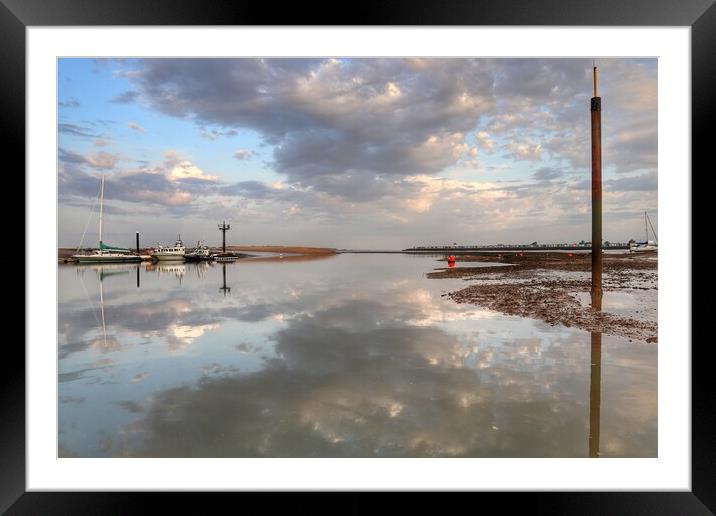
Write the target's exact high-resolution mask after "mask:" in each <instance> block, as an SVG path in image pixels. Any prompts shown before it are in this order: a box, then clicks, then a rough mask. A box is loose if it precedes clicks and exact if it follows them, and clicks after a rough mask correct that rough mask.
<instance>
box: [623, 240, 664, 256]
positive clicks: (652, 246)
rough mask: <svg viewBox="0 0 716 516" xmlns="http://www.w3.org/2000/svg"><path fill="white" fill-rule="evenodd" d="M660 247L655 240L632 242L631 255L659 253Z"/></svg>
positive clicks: (630, 245)
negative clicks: (650, 252)
mask: <svg viewBox="0 0 716 516" xmlns="http://www.w3.org/2000/svg"><path fill="white" fill-rule="evenodd" d="M658 250H659V246H658V245H657V243H656V242H655V241H653V240H645V241H643V242H632V243H631V244H629V252H630V253H641V252H644V251H658Z"/></svg>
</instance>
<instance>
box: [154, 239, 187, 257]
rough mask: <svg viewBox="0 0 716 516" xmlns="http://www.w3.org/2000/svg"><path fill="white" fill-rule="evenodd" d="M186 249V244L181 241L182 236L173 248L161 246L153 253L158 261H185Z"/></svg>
mask: <svg viewBox="0 0 716 516" xmlns="http://www.w3.org/2000/svg"><path fill="white" fill-rule="evenodd" d="M185 251H186V248H185V247H184V242H182V241H181V235H180V236H179V238H177V241H176V242H174V245H172V246H165V245H161V244H159V246H158V247H157V249H156V250H155V251H154V252H153V253H152V257H153V258H154V259H156V260H183V259H184V254H185Z"/></svg>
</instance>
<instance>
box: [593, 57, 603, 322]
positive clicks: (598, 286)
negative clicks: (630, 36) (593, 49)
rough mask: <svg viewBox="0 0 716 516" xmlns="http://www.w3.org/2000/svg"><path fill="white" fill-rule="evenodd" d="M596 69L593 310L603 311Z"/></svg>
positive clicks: (599, 112) (599, 101)
mask: <svg viewBox="0 0 716 516" xmlns="http://www.w3.org/2000/svg"><path fill="white" fill-rule="evenodd" d="M597 93H598V89H597V67H596V66H595V67H594V97H592V102H591V112H592V309H594V310H601V309H602V99H601V97H598V96H597Z"/></svg>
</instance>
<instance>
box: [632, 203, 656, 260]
mask: <svg viewBox="0 0 716 516" xmlns="http://www.w3.org/2000/svg"><path fill="white" fill-rule="evenodd" d="M647 223H648V226H647ZM649 227H651V232H652V233H653V234H654V240H649ZM644 233H645V237H646V238H645V239H644V240H643V241H642V242H636V241H633V242H631V243H630V244H629V252H630V253H641V252H645V251H654V252H657V251H658V250H659V241H658V240H657V238H656V231H654V226H652V225H651V220H650V219H649V215H648V214H647V213H646V212H644Z"/></svg>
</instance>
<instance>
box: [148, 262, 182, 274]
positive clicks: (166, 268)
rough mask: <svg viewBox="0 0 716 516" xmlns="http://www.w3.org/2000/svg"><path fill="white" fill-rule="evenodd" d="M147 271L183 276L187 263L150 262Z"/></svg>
mask: <svg viewBox="0 0 716 516" xmlns="http://www.w3.org/2000/svg"><path fill="white" fill-rule="evenodd" d="M147 271H150V272H151V271H157V272H159V273H174V275H175V276H176V277H182V276H184V273H185V272H186V265H184V264H183V263H181V264H179V263H177V264H164V263H156V264H148V265H147Z"/></svg>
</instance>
